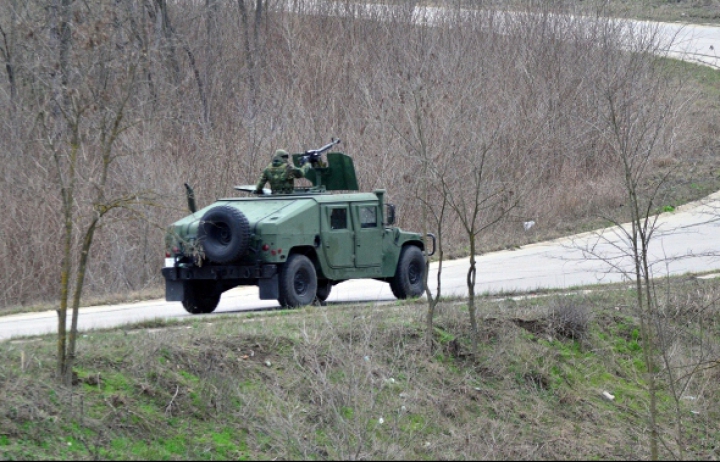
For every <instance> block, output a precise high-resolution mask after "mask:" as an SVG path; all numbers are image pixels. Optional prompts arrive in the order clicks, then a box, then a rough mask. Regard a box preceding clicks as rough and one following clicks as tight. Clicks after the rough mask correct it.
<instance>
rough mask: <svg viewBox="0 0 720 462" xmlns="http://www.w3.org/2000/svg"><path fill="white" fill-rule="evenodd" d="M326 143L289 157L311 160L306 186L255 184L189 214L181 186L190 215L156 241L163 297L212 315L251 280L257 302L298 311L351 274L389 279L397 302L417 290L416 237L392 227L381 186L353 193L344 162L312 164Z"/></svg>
mask: <svg viewBox="0 0 720 462" xmlns="http://www.w3.org/2000/svg"><path fill="white" fill-rule="evenodd" d="M335 143H336V141H333V143H331V144H329V145H328V146H326V147H324V148H321V149H318V150H314V151H306V152H305V153H303V154H293V155H292V156H293V159H294V162H295V164H296V165H297V163H298V161H300V163H301V164H302V163H303V162H302V161H303V160H304V159H302V157H303V156H306V158H307V156H310V161H311V162H312V166H313V168H311V169H309V170H308V172H307V173H306V178H307V179H308V180H309V181H310V182H311V183H312V184H313V186H312V187H308V188H295V189H294V190H293V192H292V193H287V194H272V193H271V192H270V191H268V190H264V192H263V194H262V195H251V196H249V197H232V198H224V199H219V200H217V201H216V202H215V203H213V204H212V205H210V206H208V207H205V208H203V209H201V210H197V211H195V206H194V199H193V197H192V189H191V188H189V186H188V202H189V204H190V209H191V212H192V214H191V215H188V216H187V217H185V218H183V219H182V220H179V221H177V222H175V223H173V224H172V225H171V226H170V227H169V228H168V231H167V234H166V238H165V244H166V263H165V268H163V269H162V274H163V276H164V277H165V289H166V290H165V299H166V300H167V301H178V302H182V304H183V307H184V308H185V309H186V310H187V311H188V312H190V313H193V314H199V313H211V312H212V311H214V310H215V308H216V307H217V305H218V303H219V302H220V296H221V294H222V293H223V292H225V291H227V290H229V289H232V288H233V287H236V286H241V285H254V286H258V287H259V293H260V299H262V300H277V301H278V302H279V303H280V305H281V306H286V307H298V306H304V305H309V304H312V303H314V302H316V301H318V302H324V301H325V300H326V299H327V298H328V296H329V295H330V290H331V288H332V286H334V285H336V284H339V283H341V282H343V281H346V280H349V279H360V278H372V279H377V280H380V281H385V282H388V283H390V287H391V289H392V292H393V294H394V295H395V296H396V297H397V298H400V299H404V298H408V297H417V296H420V295H421V294H422V293H423V290H424V289H423V287H424V286H423V277H424V274H425V256H424V254H423V252H424V243H423V239H422V236H421V235H420V234H417V233H411V232H406V231H403V230H401V229H400V228H397V227H393V226H392V225H393V224H394V221H395V208H394V206H392V205H390V204H385V200H384V193H385V191H384V190H382V189H378V190H375V191H374V192H372V193H362V192H347V191H357V190H358V185H357V180H356V177H355V169H354V166H353V162H352V159H351V158H350V157H348V156H347V155H345V154H343V153H340V152H331V153H328V154H327V156H326V158H327V163H325V162H322V161H318V156H319V155H320V154H322V152H323V150H327V149H329V147H330V146H332V145H333V144H335ZM186 186H187V185H186ZM235 189H237V190H240V191H245V192H252V190H253V189H254V186H236V187H235ZM331 191H345V192H343V193H338V192H336V193H331ZM429 236H430V237H431V238H432V241H433V249H432V251H433V252H434V247H435V239H434V236H432V235H429Z"/></svg>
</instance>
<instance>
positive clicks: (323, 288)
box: [315, 279, 332, 302]
mask: <svg viewBox="0 0 720 462" xmlns="http://www.w3.org/2000/svg"><path fill="white" fill-rule="evenodd" d="M331 290H332V283H331V282H330V281H328V280H327V279H325V280H323V281H318V285H317V290H316V291H315V296H316V297H317V299H318V301H319V302H324V301H325V300H327V299H328V297H329V296H330V291H331Z"/></svg>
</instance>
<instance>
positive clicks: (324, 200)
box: [218, 193, 378, 204]
mask: <svg viewBox="0 0 720 462" xmlns="http://www.w3.org/2000/svg"><path fill="white" fill-rule="evenodd" d="M297 200H304V201H315V202H317V203H321V204H330V203H334V202H364V201H377V200H378V197H377V195H375V194H373V193H345V194H327V193H323V194H317V193H292V194H272V195H265V196H259V197H224V198H221V199H218V201H252V202H257V201H297Z"/></svg>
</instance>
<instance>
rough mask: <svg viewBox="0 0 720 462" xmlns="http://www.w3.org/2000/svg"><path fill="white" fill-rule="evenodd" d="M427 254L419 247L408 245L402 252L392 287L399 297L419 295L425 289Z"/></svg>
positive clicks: (394, 293) (391, 280) (391, 283)
mask: <svg viewBox="0 0 720 462" xmlns="http://www.w3.org/2000/svg"><path fill="white" fill-rule="evenodd" d="M424 279H425V256H424V255H423V253H422V250H420V248H419V247H417V246H414V245H408V246H406V247H404V248H403V249H402V252H400V258H399V259H398V264H397V269H396V270H395V276H393V278H392V279H390V289H391V290H392V293H393V295H395V297H397V298H399V299H406V298H412V297H419V296H421V295H422V294H423V292H424V291H425V286H424V282H423V281H424Z"/></svg>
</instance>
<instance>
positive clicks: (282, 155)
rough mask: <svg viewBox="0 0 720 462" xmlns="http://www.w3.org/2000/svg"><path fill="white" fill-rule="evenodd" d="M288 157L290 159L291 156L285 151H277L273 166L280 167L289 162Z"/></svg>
mask: <svg viewBox="0 0 720 462" xmlns="http://www.w3.org/2000/svg"><path fill="white" fill-rule="evenodd" d="M288 157H290V154H288V152H287V151H286V150H284V149H278V150H277V151H275V156H274V157H273V165H275V166H278V165H280V164H282V163H284V162H287V161H288Z"/></svg>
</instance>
